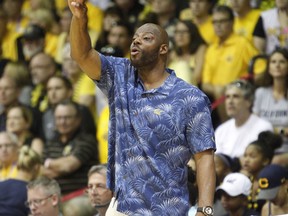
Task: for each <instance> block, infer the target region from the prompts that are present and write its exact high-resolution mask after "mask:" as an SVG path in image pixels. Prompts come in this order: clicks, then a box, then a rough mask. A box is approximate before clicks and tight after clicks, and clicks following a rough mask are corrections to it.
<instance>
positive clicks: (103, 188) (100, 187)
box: [86, 184, 108, 193]
mask: <svg viewBox="0 0 288 216" xmlns="http://www.w3.org/2000/svg"><path fill="white" fill-rule="evenodd" d="M93 190H95V191H96V190H97V191H98V192H99V193H103V192H105V191H107V190H108V188H107V187H106V185H104V184H88V186H87V189H86V192H87V193H89V192H92V191H93Z"/></svg>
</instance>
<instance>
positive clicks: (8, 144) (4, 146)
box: [0, 143, 16, 149]
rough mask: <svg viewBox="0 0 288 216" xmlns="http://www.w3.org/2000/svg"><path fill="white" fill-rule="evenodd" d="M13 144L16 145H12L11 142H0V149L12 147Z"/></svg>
mask: <svg viewBox="0 0 288 216" xmlns="http://www.w3.org/2000/svg"><path fill="white" fill-rule="evenodd" d="M14 146H16V145H14V144H13V143H4V144H0V149H2V148H3V149H4V148H6V149H8V148H12V147H14Z"/></svg>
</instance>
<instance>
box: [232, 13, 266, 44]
mask: <svg viewBox="0 0 288 216" xmlns="http://www.w3.org/2000/svg"><path fill="white" fill-rule="evenodd" d="M260 12H261V11H260V10H251V11H250V12H249V13H248V14H247V15H246V16H245V17H243V18H239V17H235V21H234V32H235V33H236V34H238V35H241V36H244V37H246V38H247V39H248V40H249V41H250V42H251V43H253V31H254V28H255V26H256V23H257V21H258V19H259V16H260Z"/></svg>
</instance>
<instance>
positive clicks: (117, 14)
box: [69, 6, 123, 51]
mask: <svg viewBox="0 0 288 216" xmlns="http://www.w3.org/2000/svg"><path fill="white" fill-rule="evenodd" d="M69 11H70V10H69ZM70 13H71V12H70ZM120 20H123V17H122V12H121V10H120V9H119V8H118V7H116V6H110V7H108V8H107V9H106V10H104V14H103V23H102V30H101V33H100V35H99V38H98V39H97V42H96V45H95V49H96V50H97V51H99V50H101V48H102V47H105V46H107V45H108V41H107V36H108V34H109V31H110V29H111V28H112V26H113V25H114V24H115V23H116V22H118V21H120Z"/></svg>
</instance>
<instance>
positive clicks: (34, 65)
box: [29, 52, 58, 112]
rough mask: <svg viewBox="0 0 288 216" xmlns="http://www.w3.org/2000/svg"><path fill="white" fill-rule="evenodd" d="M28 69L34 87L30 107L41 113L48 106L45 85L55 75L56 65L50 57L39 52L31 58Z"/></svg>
mask: <svg viewBox="0 0 288 216" xmlns="http://www.w3.org/2000/svg"><path fill="white" fill-rule="evenodd" d="M29 68H30V73H31V78H32V83H33V85H34V88H33V91H32V93H31V94H32V95H31V106H32V107H35V108H37V109H39V110H40V111H41V112H43V111H45V109H47V106H48V101H47V95H46V89H45V88H46V84H47V81H48V79H49V78H50V77H51V76H53V75H55V74H57V72H58V65H57V64H56V62H55V61H54V59H53V58H52V57H51V56H50V55H48V54H46V53H44V52H40V53H37V54H36V55H34V56H33V58H32V59H31V61H30V64H29Z"/></svg>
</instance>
